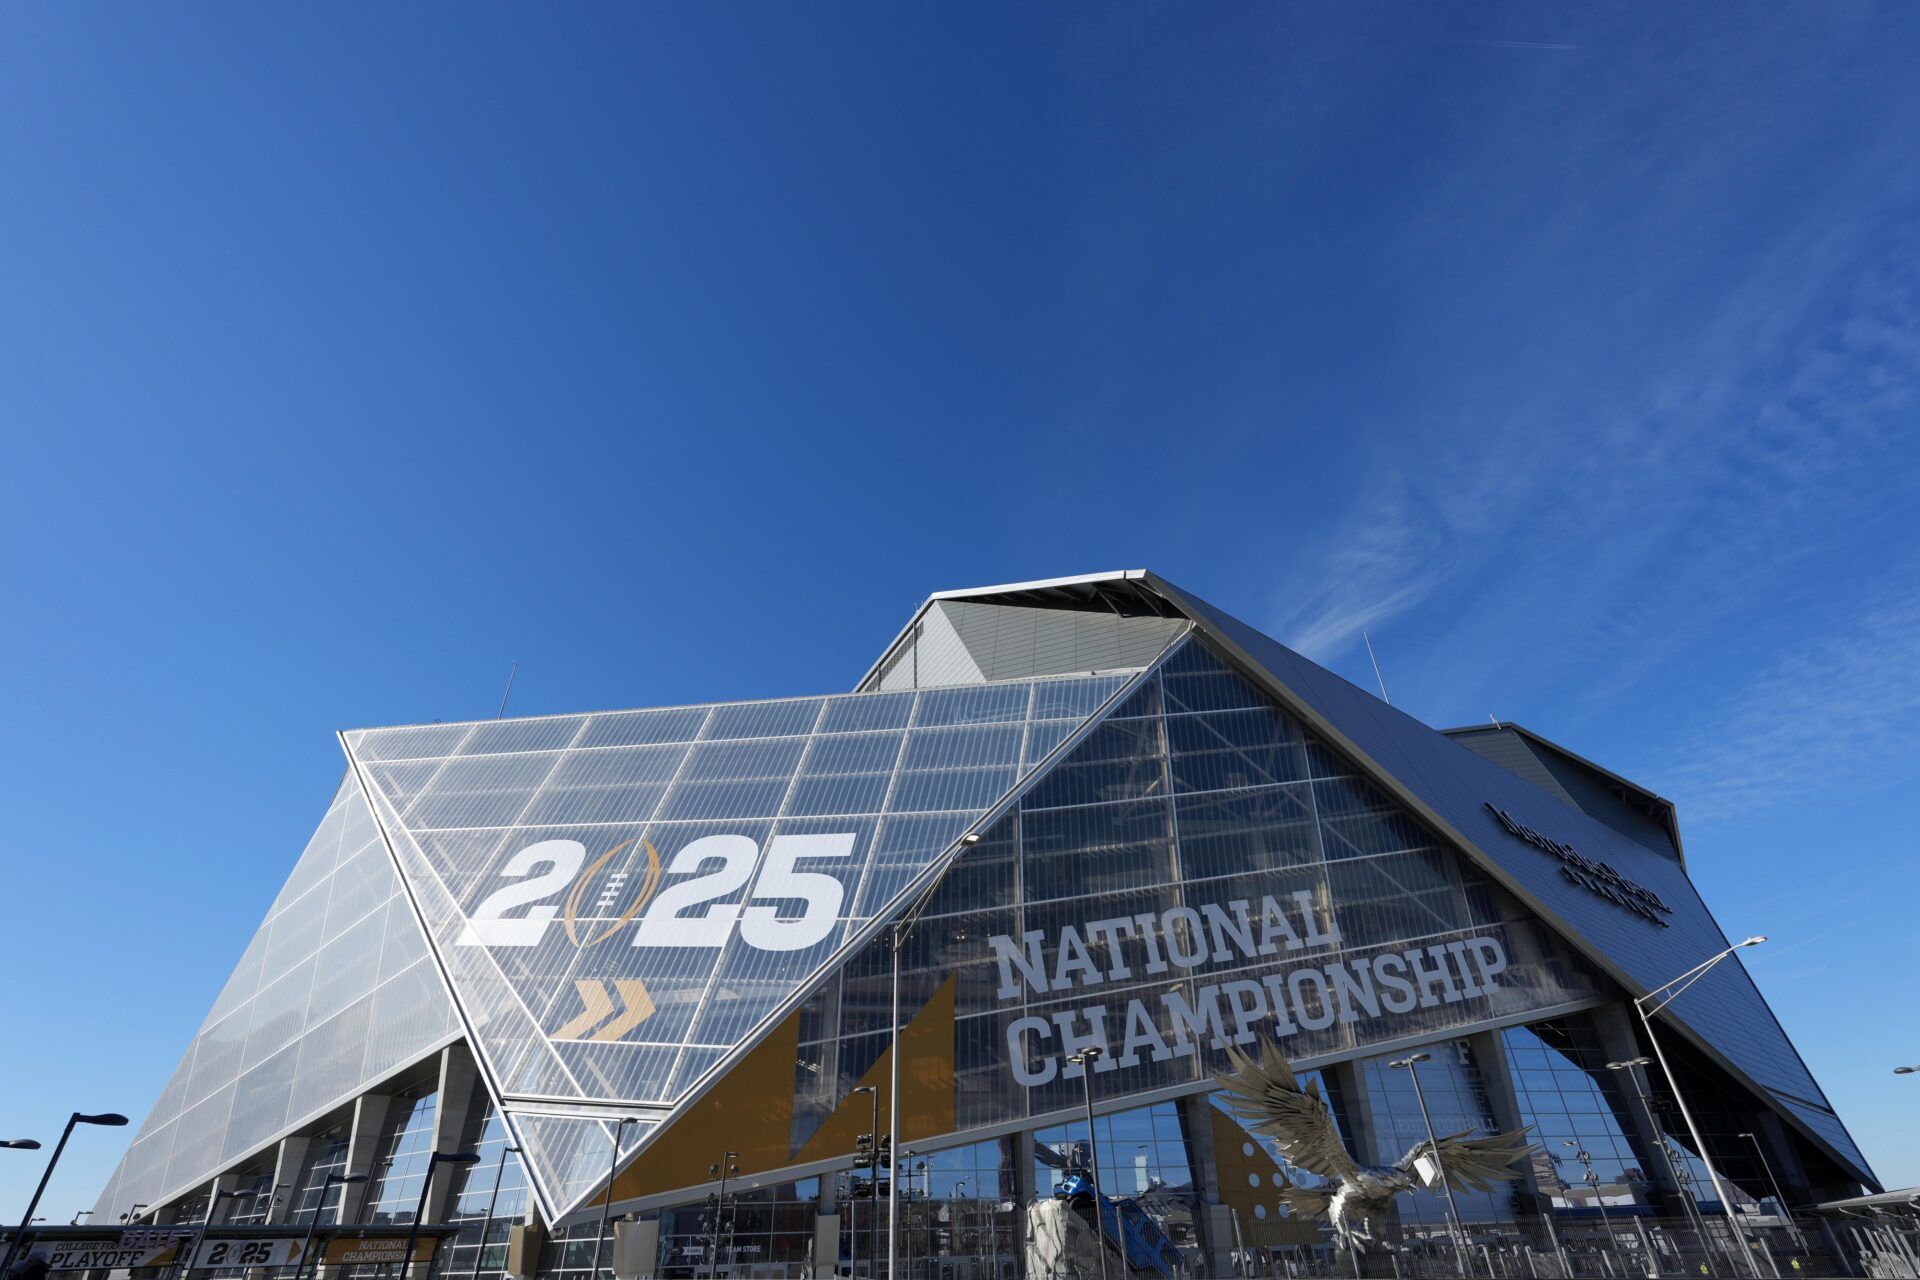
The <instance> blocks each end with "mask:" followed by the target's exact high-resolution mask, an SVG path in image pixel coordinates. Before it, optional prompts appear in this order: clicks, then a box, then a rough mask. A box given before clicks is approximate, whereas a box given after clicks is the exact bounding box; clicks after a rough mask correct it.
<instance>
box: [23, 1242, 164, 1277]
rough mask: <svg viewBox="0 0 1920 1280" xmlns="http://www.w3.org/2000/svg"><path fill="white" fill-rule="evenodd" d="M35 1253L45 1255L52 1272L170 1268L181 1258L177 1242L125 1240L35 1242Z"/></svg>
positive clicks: (32, 1250) (33, 1249) (33, 1248)
mask: <svg viewBox="0 0 1920 1280" xmlns="http://www.w3.org/2000/svg"><path fill="white" fill-rule="evenodd" d="M31 1252H33V1253H44V1254H45V1255H46V1259H47V1267H48V1269H49V1270H53V1271H92V1270H95V1269H96V1268H98V1269H101V1270H109V1271H122V1270H128V1269H130V1268H133V1267H165V1266H170V1265H172V1264H173V1262H174V1261H175V1260H176V1259H177V1258H178V1256H179V1244H178V1242H176V1241H172V1240H165V1241H144V1242H135V1243H133V1244H128V1243H127V1242H126V1240H124V1239H121V1240H36V1241H34V1242H33V1246H32V1249H31Z"/></svg>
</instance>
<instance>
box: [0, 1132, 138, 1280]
mask: <svg viewBox="0 0 1920 1280" xmlns="http://www.w3.org/2000/svg"><path fill="white" fill-rule="evenodd" d="M126 1122H127V1118H126V1117H125V1116H123V1115H119V1114H116V1113H115V1112H112V1111H103V1112H101V1113H100V1114H99V1115H92V1116H89V1115H83V1114H81V1113H80V1112H78V1111H76V1112H74V1113H73V1114H72V1115H71V1116H68V1117H67V1127H66V1128H64V1129H62V1130H61V1131H60V1141H59V1142H57V1143H56V1144H54V1148H53V1156H52V1158H51V1159H49V1160H48V1161H47V1168H46V1172H44V1173H42V1174H41V1175H40V1185H39V1186H37V1187H35V1188H34V1189H33V1199H31V1200H29V1201H27V1211H26V1213H25V1214H23V1215H22V1216H21V1218H20V1229H19V1230H18V1231H16V1232H14V1233H13V1239H11V1240H9V1241H7V1257H6V1261H4V1262H0V1276H4V1275H6V1274H7V1273H8V1271H10V1270H11V1269H12V1267H13V1258H14V1255H15V1254H17V1253H18V1252H20V1242H21V1241H22V1240H24V1239H26V1236H27V1228H28V1227H30V1226H32V1225H33V1211H34V1210H35V1209H38V1208H39V1207H40V1197H41V1196H42V1195H44V1194H45V1193H46V1190H47V1180H48V1179H49V1178H51V1177H53V1167H54V1166H55V1165H57V1164H59V1163H60V1153H61V1152H62V1151H65V1150H66V1149H67V1139H68V1138H70V1137H72V1136H73V1126H75V1125H77V1124H98V1125H105V1126H107V1127H108V1128H118V1127H119V1126H121V1125H124V1124H125V1123H126ZM29 1142H32V1143H33V1145H32V1146H28V1145H27V1144H28V1143H29ZM7 1145H8V1146H10V1147H12V1148H14V1149H15V1150H17V1151H37V1150H39V1149H40V1144H39V1143H37V1142H34V1141H33V1139H32V1138H16V1139H14V1140H13V1141H12V1142H9V1143H8V1144H7Z"/></svg>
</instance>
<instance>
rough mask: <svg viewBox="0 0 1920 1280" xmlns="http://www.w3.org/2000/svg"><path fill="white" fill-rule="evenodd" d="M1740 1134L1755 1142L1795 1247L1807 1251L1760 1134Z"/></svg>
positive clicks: (1755, 1150) (1754, 1144)
mask: <svg viewBox="0 0 1920 1280" xmlns="http://www.w3.org/2000/svg"><path fill="white" fill-rule="evenodd" d="M1740 1136H1741V1137H1742V1138H1745V1139H1746V1140H1747V1141H1748V1142H1751V1143H1752V1144H1753V1153H1754V1154H1755V1155H1757V1156H1759V1157H1760V1167H1761V1168H1762V1169H1764V1170H1766V1173H1767V1182H1768V1184H1769V1185H1771V1186H1772V1187H1773V1198H1774V1200H1775V1201H1776V1202H1777V1203H1778V1204H1779V1206H1780V1212H1781V1213H1782V1214H1783V1215H1785V1217H1786V1219H1787V1231H1788V1232H1789V1233H1790V1234H1791V1235H1792V1236H1793V1244H1794V1248H1796V1249H1798V1250H1800V1251H1801V1252H1802V1253H1805V1252H1806V1249H1807V1245H1806V1241H1805V1240H1803V1239H1802V1238H1801V1236H1800V1226H1799V1224H1798V1223H1796V1222H1794V1220H1793V1210H1791V1209H1789V1208H1787V1198H1786V1196H1784V1195H1782V1194H1781V1193H1780V1179H1778V1178H1776V1177H1774V1176H1773V1161H1771V1160H1769V1159H1767V1152H1766V1148H1764V1147H1762V1146H1761V1145H1760V1137H1759V1135H1758V1134H1753V1133H1743V1134H1741V1135H1740Z"/></svg>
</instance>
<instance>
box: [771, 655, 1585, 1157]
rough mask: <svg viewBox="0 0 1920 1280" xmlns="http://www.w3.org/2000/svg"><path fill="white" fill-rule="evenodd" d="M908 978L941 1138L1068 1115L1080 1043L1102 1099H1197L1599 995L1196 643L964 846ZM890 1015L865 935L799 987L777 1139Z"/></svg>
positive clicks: (806, 1134) (1463, 864) (1498, 899)
mask: <svg viewBox="0 0 1920 1280" xmlns="http://www.w3.org/2000/svg"><path fill="white" fill-rule="evenodd" d="M895 909H896V910H898V907H897V906H896V908H895ZM902 969H903V972H902V995H901V1003H900V1012H901V1019H902V1026H903V1028H905V1027H910V1026H911V1025H912V1023H913V1020H914V1019H915V1017H916V1016H918V1015H919V1013H920V1011H921V1010H923V1009H926V1008H930V1007H933V1005H934V1003H935V1001H936V997H937V993H939V992H941V991H942V990H943V989H944V984H946V983H947V982H949V981H950V980H951V981H952V982H953V983H954V996H953V998H954V1002H955V1003H954V1010H953V1018H952V1021H953V1024H954V1030H953V1033H952V1037H951V1042H950V1043H951V1047H952V1058H951V1063H950V1065H951V1072H952V1075H951V1078H952V1086H951V1097H950V1098H940V1097H928V1096H922V1097H920V1098H918V1099H916V1101H915V1103H914V1106H915V1109H916V1110H917V1111H919V1112H922V1113H925V1114H931V1115H933V1116H936V1117H944V1116H945V1115H946V1114H947V1113H946V1111H945V1108H946V1107H948V1106H950V1107H951V1117H952V1118H951V1122H950V1124H948V1122H947V1121H946V1120H945V1119H944V1118H942V1119H941V1120H940V1124H941V1125H943V1126H945V1128H943V1129H941V1130H939V1131H941V1132H945V1131H965V1130H968V1129H974V1128H981V1127H988V1126H1004V1125H1009V1124H1014V1123H1019V1122H1021V1121H1024V1120H1026V1119H1028V1118H1030V1117H1033V1116H1038V1115H1042V1114H1045V1113H1049V1112H1056V1111H1061V1110H1066V1109H1070V1108H1077V1107H1079V1106H1080V1105H1082V1092H1081V1091H1082V1088H1083V1083H1082V1080H1081V1078H1080V1074H1079V1071H1078V1068H1075V1067H1073V1066H1072V1065H1071V1064H1070V1063H1069V1062H1068V1061H1067V1057H1068V1055H1069V1054H1071V1053H1072V1052H1074V1051H1076V1050H1077V1049H1079V1048H1082V1047H1085V1046H1086V1045H1087V1044H1099V1045H1101V1046H1102V1047H1103V1048H1104V1051H1105V1052H1104V1056H1103V1057H1102V1058H1101V1059H1100V1062H1099V1070H1098V1071H1097V1072H1096V1074H1095V1078H1094V1086H1093V1096H1094V1098H1095V1099H1096V1100H1098V1099H1100V1098H1103V1097H1114V1098H1117V1097H1121V1096H1125V1095H1132V1094H1138V1093H1142V1092H1147V1091H1151V1090H1155V1089H1163V1088H1189V1089H1195V1090H1198V1089H1202V1088H1205V1087H1208V1084H1209V1082H1210V1080H1211V1076H1212V1073H1214V1072H1216V1071H1219V1070H1224V1069H1226V1068H1227V1066H1228V1061H1227V1056H1226V1049H1227V1046H1228V1045H1230V1044H1239V1045H1242V1046H1245V1045H1249V1044H1252V1043H1253V1042H1254V1041H1256V1040H1274V1041H1277V1042H1278V1043H1279V1045H1280V1046H1281V1048H1282V1050H1283V1051H1285V1052H1286V1053H1287V1054H1288V1056H1289V1057H1291V1058H1293V1059H1295V1060H1313V1059H1320V1060H1326V1059H1329V1058H1334V1057H1347V1056H1352V1054H1353V1053H1355V1052H1356V1051H1358V1050H1362V1049H1365V1048H1366V1047H1368V1046H1371V1045H1386V1044H1391V1043H1394V1042H1397V1041H1400V1040H1404V1039H1409V1038H1411V1039H1416V1040H1417V1039H1427V1038H1431V1037H1432V1036H1433V1035H1435V1034H1436V1033H1439V1032H1444V1031H1445V1030H1448V1029H1451V1028H1458V1027H1466V1026H1475V1025H1488V1024H1491V1023H1496V1022H1499V1021H1501V1020H1504V1019H1508V1018H1512V1017H1516V1016H1525V1015H1528V1014H1532V1013H1537V1012H1538V1011H1542V1010H1549V1009H1559V1008H1566V1007H1570V1006H1571V1007H1578V1006H1580V1005H1581V1004H1583V1003H1586V1002H1591V1001H1594V1000H1596V999H1598V998H1599V997H1600V996H1601V995H1602V994H1603V993H1604V991H1605V990H1607V987H1606V984H1605V982H1604V980H1603V979H1601V978H1600V977H1599V976H1598V975H1597V974H1596V973H1595V972H1594V971H1593V970H1591V969H1590V968H1589V967H1588V966H1586V965H1585V964H1584V963H1583V962H1582V961H1581V960H1580V959H1579V958H1578V957H1577V955H1576V954H1575V953H1574V951H1573V950H1572V949H1571V948H1570V947H1568V946H1567V945H1566V944H1564V943H1563V942H1561V941H1560V940H1559V939H1557V938H1556V937H1555V936H1554V934H1553V933H1552V931H1551V930H1549V929H1547V928H1546V927H1545V926H1543V925H1542V924H1541V922H1540V921H1539V920H1538V919H1537V918H1536V917H1535V916H1534V915H1533V914H1532V913H1531V912H1529V911H1527V910H1526V909H1525V908H1524V907H1522V906H1521V905H1520V904H1519V903H1518V902H1517V901H1516V900H1515V899H1514V898H1513V897H1512V896H1511V895H1509V894H1507V893H1506V892H1505V891H1503V890H1502V889H1500V888H1499V887H1497V886H1496V885H1495V884H1493V883H1492V882H1491V881H1490V880H1489V879H1488V878H1487V877H1486V876H1485V875H1483V874H1481V873H1480V872H1478V871H1477V870H1476V869H1475V868H1474V867H1473V866H1472V865H1470V864H1469V863H1468V862H1467V861H1466V860H1465V859H1464V858H1462V857H1460V856H1458V855H1457V854H1456V853H1454V852H1453V851H1451V850H1449V849H1447V848H1445V847H1443V846H1442V845H1441V844H1440V843H1439V841H1438V840H1437V839H1436V837H1435V836H1434V835H1433V834H1432V833H1430V832H1429V831H1427V830H1426V829H1425V828H1424V827H1422V826H1421V825H1420V824H1419V823H1418V822H1416V821H1414V820H1413V819H1412V818H1411V817H1410V816H1409V815H1407V814H1405V813H1404V812H1402V811H1401V810H1400V809H1399V808H1398V807H1397V806H1396V805H1395V804H1393V803H1392V802H1391V801H1390V800H1388V799H1387V797H1386V796H1385V795H1384V794H1382V793H1381V792H1380V791H1379V790H1377V789H1376V788H1375V787H1374V786H1373V785H1372V784H1371V783H1369V782H1367V781H1366V780H1364V779H1362V778H1361V777H1360V776H1359V775H1358V774H1357V773H1356V772H1355V770H1354V769H1353V768H1352V766H1350V765H1348V764H1346V763H1345V762H1343V761H1342V760H1341V759H1340V757H1338V756H1337V755H1336V754H1335V753H1333V752H1331V751H1328V750H1326V749H1325V748H1324V747H1323V746H1322V745H1321V744H1320V743H1319V742H1318V741H1317V740H1316V739H1315V737H1314V736H1313V734H1312V733H1311V732H1310V731H1309V730H1308V729H1307V728H1306V726H1304V725H1303V724H1301V723H1300V722H1299V721H1298V720H1297V719H1296V718H1294V717H1293V716H1291V715H1290V714H1288V713H1287V712H1286V711H1285V710H1283V709H1282V708H1280V707H1279V706H1278V705H1276V704H1275V702H1274V701H1273V699H1272V698H1270V697H1269V696H1268V695H1267V694H1266V693H1264V692H1263V691H1261V690H1259V689H1257V688H1255V687H1254V686H1253V685H1252V684H1250V683H1248V682H1247V681H1246V680H1244V679H1242V678H1241V677H1240V676H1238V675H1237V674H1235V673H1234V672H1233V671H1232V670H1231V669H1230V668H1229V667H1228V666H1227V665H1226V664H1225V663H1224V662H1222V661H1221V660H1220V659H1219V658H1218V657H1217V656H1216V655H1214V654H1213V653H1211V652H1210V651H1209V650H1208V649H1207V648H1206V646H1205V645H1204V644H1202V643H1200V642H1199V641H1197V640H1188V641H1186V642H1184V643H1183V646H1182V647H1181V648H1179V649H1177V650H1175V651H1174V652H1173V653H1171V654H1170V655H1168V656H1167V658H1166V660H1165V662H1164V664H1163V665H1162V667H1161V668H1160V669H1159V670H1158V671H1157V672H1154V673H1152V674H1151V675H1150V676H1149V677H1148V678H1147V679H1146V680H1144V681H1143V682H1141V683H1140V684H1139V685H1138V686H1137V687H1136V688H1135V689H1134V690H1133V691H1132V692H1130V693H1129V694H1128V695H1127V697H1126V698H1125V699H1123V700H1121V701H1120V702H1119V703H1118V704H1117V705H1116V706H1115V707H1114V709H1113V710H1111V711H1109V712H1107V713H1106V715H1105V718H1104V719H1102V720H1101V721H1100V722H1099V723H1097V724H1095V725H1094V726H1092V727H1091V728H1090V729H1088V730H1086V732H1085V733H1084V734H1083V735H1082V736H1081V737H1080V738H1079V740H1078V742H1077V743H1076V744H1075V745H1074V746H1072V747H1071V748H1070V749H1069V750H1068V751H1067V752H1066V753H1065V754H1063V755H1061V756H1060V757H1058V758H1057V759H1056V760H1055V761H1053V762H1052V763H1051V764H1050V765H1049V766H1048V768H1047V769H1046V770H1045V771H1044V772H1043V773H1042V774H1040V775H1039V776H1038V777H1037V778H1035V779H1033V780H1031V781H1030V783H1029V785H1028V786H1027V788H1026V790H1025V791H1024V793H1023V794H1022V795H1021V797H1020V798H1019V800H1018V801H1017V802H1016V804H1015V806H1014V807H1013V809H1012V810H1011V811H1009V812H1007V813H1006V814H1005V815H1004V816H1003V817H1001V818H999V819H998V820H997V821H996V822H995V823H994V824H993V826H992V827H991V829H989V830H987V831H986V832H984V833H983V836H982V839H981V840H980V841H979V842H978V843H976V844H974V845H971V846H969V847H967V848H965V849H963V851H962V852H961V853H960V854H959V856H958V857H957V858H956V859H955V861H954V862H953V864H952V866H951V869H950V870H949V871H947V872H946V873H945V875H944V877H943V879H942V880H941V881H940V883H939V885H938V887H937V889H936V890H935V891H934V893H933V894H932V896H931V898H930V899H929V900H928V902H927V905H926V909H925V912H924V914H922V915H921V916H920V917H919V918H918V920H917V923H916V924H915V925H914V927H913V929H912V931H911V933H910V934H909V937H908V942H907V946H906V948H905V951H904V953H903V965H902ZM891 1000H892V991H891V970H890V956H889V952H888V946H887V944H886V942H885V940H884V938H879V939H876V940H875V941H873V942H870V943H868V944H867V945H866V946H864V947H863V948H862V949H861V950H859V951H858V952H857V953H855V955H853V956H852V957H851V958H850V959H849V960H848V962H847V963H846V964H845V965H843V966H842V967H841V968H840V970H839V971H838V972H837V973H835V974H833V975H831V976H830V977H829V978H828V979H827V980H826V982H825V983H824V984H821V985H819V986H818V987H817V988H816V989H815V991H814V992H813V993H812V994H811V997H810V999H809V1002H808V1005H807V1013H806V1016H805V1017H804V1018H803V1020H802V1025H803V1028H804V1030H803V1032H802V1035H801V1044H800V1054H801V1058H802V1059H803V1061H805V1062H807V1063H808V1064H809V1078H810V1079H811V1080H813V1081H816V1082H817V1083H816V1084H814V1085H811V1086H808V1087H809V1088H811V1089H812V1090H813V1092H812V1093H809V1094H808V1096H806V1097H804V1098H800V1099H797V1101H796V1106H795V1124H796V1127H795V1134H794V1144H795V1148H796V1149H798V1148H800V1147H801V1146H803V1145H804V1144H805V1142H806V1141H807V1140H808V1139H809V1138H810V1137H811V1136H812V1135H813V1133H814V1132H815V1130H816V1129H817V1127H818V1126H819V1125H820V1124H821V1123H822V1122H823V1121H824V1119H825V1117H827V1116H828V1115H830V1114H832V1112H833V1111H834V1110H835V1108H837V1107H839V1106H841V1105H844V1103H845V1101H846V1096H847V1090H849V1089H851V1088H852V1087H853V1086H854V1084H855V1083H856V1082H858V1081H859V1080H860V1079H861V1078H862V1076H863V1074H864V1073H865V1072H867V1071H868V1070H869V1069H870V1068H871V1067H872V1064H873V1063H874V1062H875V1061H876V1060H877V1059H878V1058H879V1056H880V1054H881V1053H882V1051H883V1050H884V1049H885V1047H886V1046H887V1044H888V1043H889V1037H888V1035H887V1023H888V1010H889V1009H890V1007H891ZM940 1043H941V1044H942V1045H944V1044H946V1043H948V1041H947V1040H946V1039H945V1037H940ZM920 1061H921V1063H922V1067H921V1071H922V1077H921V1078H923V1079H925V1078H934V1079H939V1078H942V1075H941V1071H939V1070H936V1071H934V1072H933V1074H932V1076H931V1077H928V1076H927V1075H926V1074H925V1073H926V1071H927V1064H926V1060H925V1059H924V1058H922V1059H920ZM941 1065H942V1066H944V1065H946V1064H941ZM814 1067H817V1070H814V1069H813V1068H814ZM816 1095H817V1096H816ZM922 1136H931V1135H930V1134H929V1135H922V1134H919V1133H915V1132H913V1131H911V1129H910V1130H909V1131H908V1132H907V1133H905V1134H904V1135H903V1140H904V1141H913V1140H918V1139H920V1138H921V1137H922Z"/></svg>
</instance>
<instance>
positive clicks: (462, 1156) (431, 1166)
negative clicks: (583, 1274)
mask: <svg viewBox="0 0 1920 1280" xmlns="http://www.w3.org/2000/svg"><path fill="white" fill-rule="evenodd" d="M479 1163H480V1157H479V1156H478V1155H476V1154H474V1153H473V1152H471V1151H448V1152H440V1151H436V1152H434V1153H433V1154H432V1155H430V1156H428V1157H427V1176H426V1177H424V1178H422V1179H420V1203H419V1204H417V1205H415V1206H414V1209H413V1225H412V1226H410V1227H409V1228H408V1229H407V1254H406V1256H405V1257H404V1258H401V1259H400V1280H407V1271H408V1269H409V1268H411V1267H412V1266H413V1247H414V1245H415V1244H417V1243H418V1242H419V1240H420V1219H422V1218H424V1217H425V1216H426V1214H427V1195H428V1193H429V1192H431V1191H432V1190H433V1171H434V1170H435V1169H437V1168H439V1167H440V1166H441V1165H443V1164H455V1165H462V1164H479ZM608 1193H609V1194H611V1193H612V1188H611V1187H609V1188H608ZM595 1261H596V1262H598V1261H599V1259H597V1258H596V1259H595ZM428 1270H429V1271H431V1270H432V1268H431V1267H429V1268H428Z"/></svg>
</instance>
